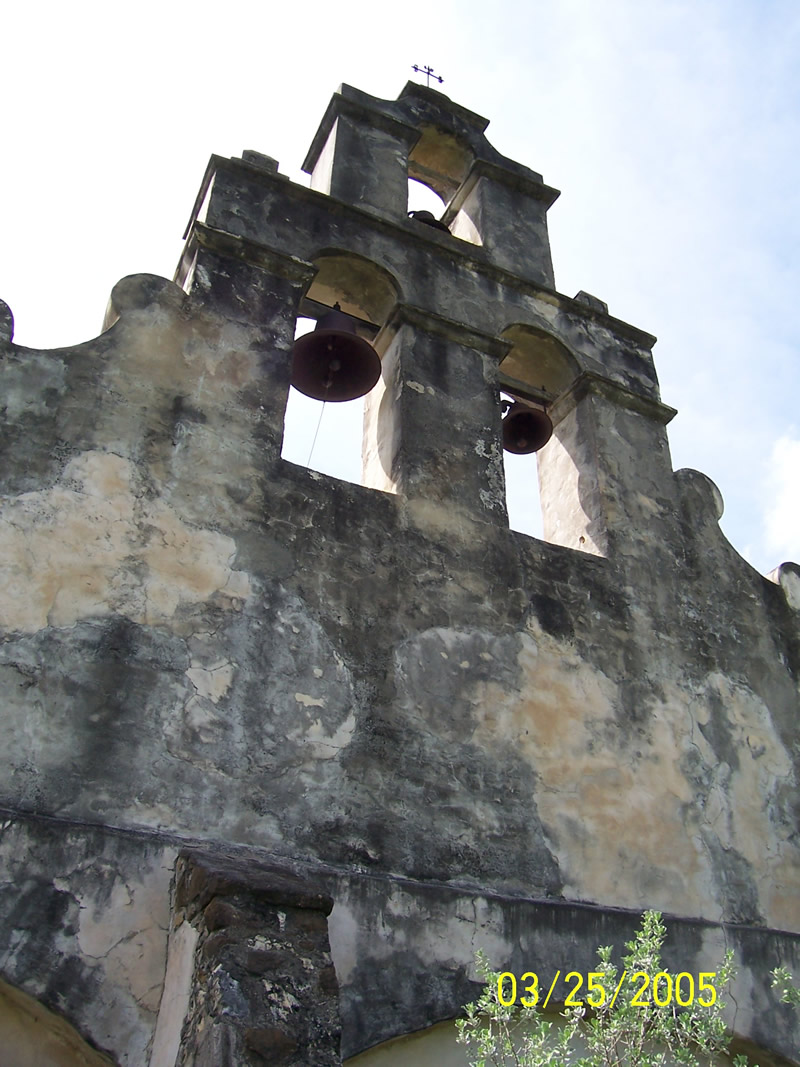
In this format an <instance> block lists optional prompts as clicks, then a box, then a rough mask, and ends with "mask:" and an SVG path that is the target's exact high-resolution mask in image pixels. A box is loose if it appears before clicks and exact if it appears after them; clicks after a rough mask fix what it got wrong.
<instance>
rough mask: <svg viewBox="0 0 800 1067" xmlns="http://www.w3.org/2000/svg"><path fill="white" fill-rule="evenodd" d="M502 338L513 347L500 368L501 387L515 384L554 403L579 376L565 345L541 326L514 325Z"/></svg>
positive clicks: (577, 367) (576, 365)
mask: <svg viewBox="0 0 800 1067" xmlns="http://www.w3.org/2000/svg"><path fill="white" fill-rule="evenodd" d="M500 337H501V339H502V340H503V341H508V342H510V344H511V346H512V347H511V350H510V351H509V353H508V355H507V356H506V357H505V359H504V360H503V361H502V363H501V364H500V367H499V372H500V377H501V385H502V384H507V385H508V386H509V387H511V386H512V385H513V384H514V383H516V384H517V385H518V386H519V387H527V389H528V390H530V391H531V392H532V393H533V394H534V395H538V394H542V395H544V397H545V398H546V399H548V400H550V401H553V400H555V399H556V398H557V397H559V396H561V394H562V393H564V392H566V390H567V389H568V388H569V387H570V385H571V384H572V382H574V381H575V379H576V378H577V377H578V375H579V374H580V366H579V364H578V361H577V359H576V358H575V356H574V355H573V354H572V352H570V350H569V349H568V348H567V346H566V345H565V344H564V342H563V341H561V340H559V339H558V338H557V337H556V336H555V335H554V334H552V333H550V332H549V331H546V330H543V329H542V328H541V327H538V326H531V325H528V324H526V323H519V322H517V323H512V324H511V325H510V326H507V327H506V328H505V329H504V330H503V332H502V333H501V335H500ZM504 379H505V383H504ZM522 391H525V390H524V388H523V389H522Z"/></svg>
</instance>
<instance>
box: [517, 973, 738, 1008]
mask: <svg viewBox="0 0 800 1067" xmlns="http://www.w3.org/2000/svg"><path fill="white" fill-rule="evenodd" d="M716 977H717V972H716V971H700V972H699V973H698V974H697V976H696V977H695V975H693V974H691V973H690V972H689V971H681V972H680V973H679V974H671V973H670V972H669V971H659V972H658V973H657V974H653V975H651V974H648V973H647V971H632V972H631V973H630V974H628V972H627V970H626V971H623V972H622V976H621V978H620V979H619V981H618V982H617V983H616V986H615V987H614V988H613V989H611V988H610V987H609V988H606V985H605V984H604V983H605V981H607V979H608V976H607V975H606V974H604V973H603V972H602V971H588V972H587V973H583V972H582V971H568V972H567V974H566V975H565V976H564V979H563V984H564V986H565V987H566V989H567V990H568V992H567V995H566V996H565V997H563V998H562V997H561V996H556V1001H558V1002H563V1004H564V1006H565V1007H567V1008H582V1007H584V1005H585V1004H588V1005H589V1007H590V1008H603V1007H606V1006H607V1007H608V1008H609V1009H610V1008H613V1006H614V1004H615V1002H616V999H617V996H618V995H619V991H620V989H622V988H623V985H624V983H625V981H626V979H627V983H628V984H627V986H625V990H626V993H625V994H623V995H629V996H630V1004H631V1006H632V1007H635V1008H649V1007H651V1006H652V1005H655V1006H656V1007H658V1008H666V1007H668V1006H669V1005H670V1004H673V1003H674V1004H676V1005H677V1006H678V1007H679V1008H689V1007H691V1006H692V1005H693V1004H700V1005H701V1006H702V1007H704V1008H710V1007H711V1006H712V1005H714V1004H716V1002H717V989H716V986H715V985H714V981H713V980H714V979H715V978H716ZM560 979H561V971H560V970H558V971H556V973H555V975H554V976H553V980H552V981H551V982H550V986H549V988H548V990H547V994H546V996H545V998H544V1001H543V1002H542V1003H541V1004H540V1002H541V1001H542V988H543V987H542V986H540V984H539V976H538V974H536V972H535V971H526V972H525V973H524V974H523V975H520V976H519V978H517V976H516V975H515V974H512V972H511V971H503V972H502V973H501V974H499V975H498V976H497V1000H498V1002H499V1003H500V1004H502V1006H503V1007H504V1008H510V1007H512V1006H513V1005H514V1004H516V1003H517V1002H519V1003H520V1004H521V1005H522V1006H523V1007H524V1008H537V1007H541V1009H542V1011H544V1010H545V1008H547V1005H548V1004H549V1003H550V999H551V997H552V996H553V993H554V992H555V990H556V987H557V985H558V982H559V980H560Z"/></svg>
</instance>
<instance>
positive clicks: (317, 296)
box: [301, 248, 402, 326]
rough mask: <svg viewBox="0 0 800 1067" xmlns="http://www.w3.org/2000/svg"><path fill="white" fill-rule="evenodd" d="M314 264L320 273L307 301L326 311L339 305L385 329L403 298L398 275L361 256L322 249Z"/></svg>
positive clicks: (358, 317)
mask: <svg viewBox="0 0 800 1067" xmlns="http://www.w3.org/2000/svg"><path fill="white" fill-rule="evenodd" d="M311 262H312V263H313V264H314V266H315V267H317V273H316V274H315V276H314V279H313V281H312V282H311V285H310V286H309V289H308V292H307V293H306V299H307V300H309V301H314V302H316V303H318V304H323V305H325V306H326V307H333V305H334V304H335V303H336V302H337V301H338V303H339V304H340V305H341V308H342V311H345V312H347V314H348V315H354V316H355V317H356V318H357V319H362V320H364V321H366V322H369V323H374V324H375V325H376V326H380V325H382V324H383V323H384V322H385V321H386V319H387V318H388V317H389V314H390V313H391V310H392V308H393V307H394V305H395V304H396V303H397V301H398V300H399V299H400V298H401V296H402V294H401V290H400V285H399V284H398V282H397V279H396V278H395V277H394V275H392V274H391V273H390V272H389V271H388V270H386V269H385V268H384V267H381V266H380V265H379V264H377V263H375V262H374V261H373V260H371V259H367V258H366V256H361V255H359V254H358V253H357V252H345V251H343V250H342V249H338V248H331V249H322V250H320V251H319V252H318V253H317V254H316V255H315V256H314V257H313V258H312V260H311ZM301 314H302V307H301Z"/></svg>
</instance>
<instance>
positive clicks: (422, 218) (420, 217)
mask: <svg viewBox="0 0 800 1067" xmlns="http://www.w3.org/2000/svg"><path fill="white" fill-rule="evenodd" d="M408 217H409V218H410V219H416V220H417V222H424V223H425V225H426V226H432V227H433V229H434V230H444V232H445V233H450V229H449V227H447V226H445V224H444V223H443V222H441V221H440V220H439V219H437V218H436V216H435V215H434V214H433V212H432V211H426V210H425V209H424V208H422V209H420V210H419V211H409V213H408Z"/></svg>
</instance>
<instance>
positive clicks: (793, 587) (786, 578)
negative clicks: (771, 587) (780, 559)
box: [767, 563, 800, 611]
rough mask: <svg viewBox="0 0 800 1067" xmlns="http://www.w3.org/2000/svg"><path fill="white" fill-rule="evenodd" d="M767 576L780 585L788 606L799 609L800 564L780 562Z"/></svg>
mask: <svg viewBox="0 0 800 1067" xmlns="http://www.w3.org/2000/svg"><path fill="white" fill-rule="evenodd" d="M767 577H768V578H769V580H770V581H771V582H775V584H776V585H779V586H780V587H781V589H782V590H783V591H784V593H785V594H786V599H787V601H788V602H789V606H790V607H792V608H794V610H795V611H800V566H798V564H797V563H781V565H780V566H779V567H776V568H775V570H774V571H770V573H769V574H768V575H767Z"/></svg>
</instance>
